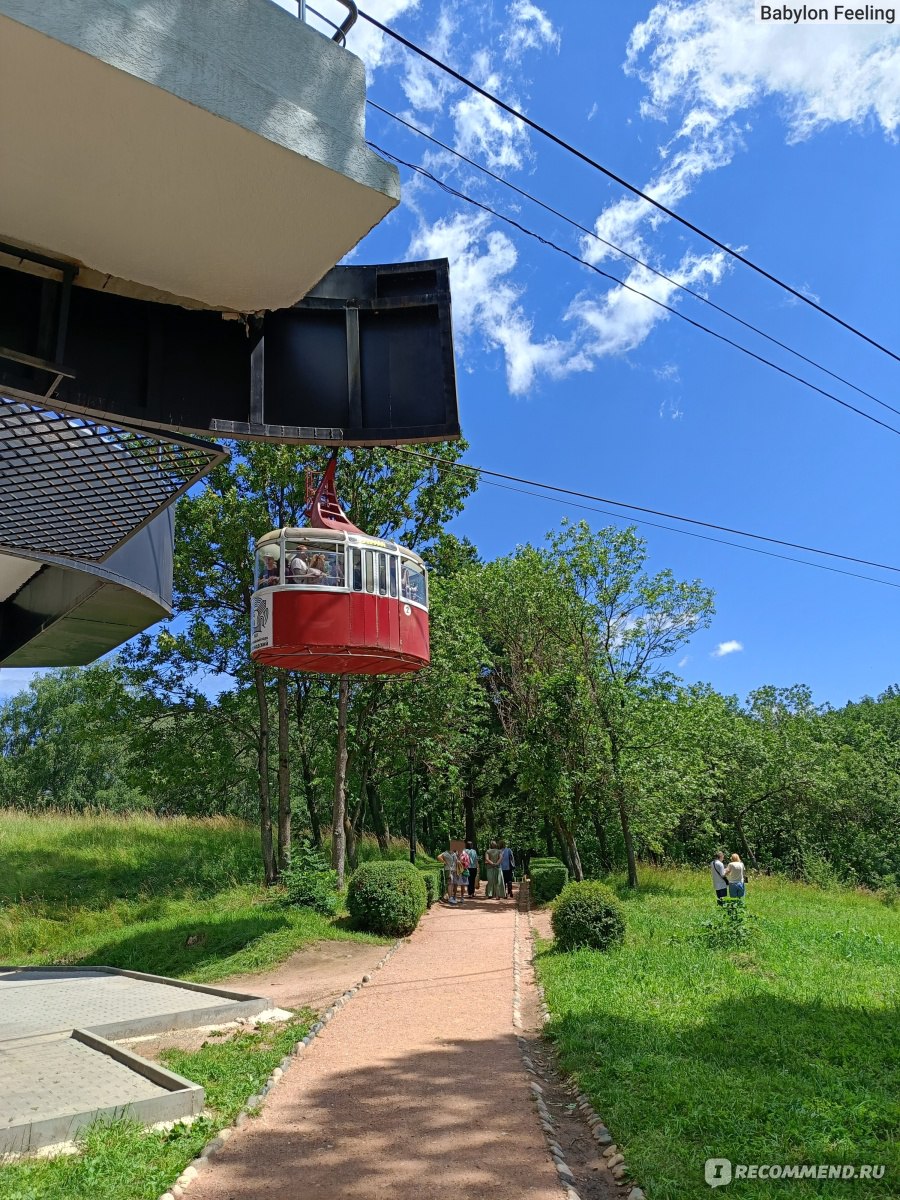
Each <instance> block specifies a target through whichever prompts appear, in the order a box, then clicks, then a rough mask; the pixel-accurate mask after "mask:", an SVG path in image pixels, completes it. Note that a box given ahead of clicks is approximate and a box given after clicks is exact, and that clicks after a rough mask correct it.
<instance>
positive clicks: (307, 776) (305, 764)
mask: <svg viewBox="0 0 900 1200" xmlns="http://www.w3.org/2000/svg"><path fill="white" fill-rule="evenodd" d="M294 711H295V712H296V715H297V738H298V740H299V742H300V755H299V758H300V775H301V778H302V779H303V795H304V797H305V798H306V811H307V812H308V813H309V831H310V834H311V836H312V843H313V845H314V846H318V847H321V845H322V822H321V821H320V820H319V810H318V808H317V807H316V793H315V788H314V787H313V771H312V763H311V761H310V757H309V751H308V750H307V748H306V739H305V737H304V736H303V734H304V730H303V719H304V716H305V713H306V705H305V697H304V695H303V685H302V684H301V682H300V680H299V679H298V680H297V695H296V704H295V710H294Z"/></svg>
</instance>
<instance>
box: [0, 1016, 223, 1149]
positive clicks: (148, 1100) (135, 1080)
mask: <svg viewBox="0 0 900 1200" xmlns="http://www.w3.org/2000/svg"><path fill="white" fill-rule="evenodd" d="M0 1097H2V1100H0V1155H2V1154H21V1153H25V1152H27V1151H30V1150H35V1149H37V1148H39V1147H41V1146H49V1145H54V1144H56V1143H59V1142H65V1141H69V1140H70V1139H71V1138H72V1137H73V1136H74V1134H75V1133H76V1131H77V1130H78V1129H79V1128H81V1127H82V1126H84V1125H88V1124H90V1123H91V1122H92V1121H95V1120H97V1119H98V1118H105V1119H112V1118H114V1117H119V1116H123V1115H124V1114H125V1113H126V1112H127V1113H128V1115H129V1116H131V1117H133V1118H134V1119H136V1120H139V1121H146V1122H148V1123H150V1122H153V1121H166V1120H177V1119H179V1118H183V1117H186V1116H194V1115H196V1114H197V1113H199V1112H200V1111H201V1110H202V1108H203V1101H204V1095H203V1088H201V1087H199V1086H198V1085H197V1084H193V1083H191V1082H190V1081H189V1080H186V1079H182V1078H181V1076H179V1075H175V1074H173V1073H172V1072H171V1071H165V1070H163V1069H162V1068H161V1067H158V1066H156V1065H155V1064H153V1063H147V1062H144V1061H143V1060H142V1059H140V1058H138V1057H137V1056H135V1055H133V1054H129V1053H127V1052H123V1051H122V1050H121V1049H120V1048H119V1047H117V1046H114V1045H113V1044H112V1043H111V1042H107V1041H106V1040H105V1039H104V1038H98V1037H95V1036H94V1035H92V1034H88V1033H82V1032H79V1031H77V1030H75V1031H73V1032H71V1033H55V1034H48V1035H45V1036H43V1037H35V1038H24V1039H22V1040H20V1041H8V1042H5V1043H4V1044H3V1046H2V1049H0Z"/></svg>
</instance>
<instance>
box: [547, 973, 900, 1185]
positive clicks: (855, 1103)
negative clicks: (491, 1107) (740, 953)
mask: <svg viewBox="0 0 900 1200" xmlns="http://www.w3.org/2000/svg"><path fill="white" fill-rule="evenodd" d="M548 957H550V956H549V955H548ZM548 967H549V969H551V970H553V969H555V964H554V966H550V964H549V963H548ZM663 1016H664V1014H661V1013H659V1012H657V1011H652V1012H650V1013H648V1015H647V1017H646V1019H628V1018H623V1017H621V1016H618V1015H616V1014H615V1013H611V1012H610V1011H609V1010H608V1009H606V1008H604V1006H603V1005H602V1003H598V1004H596V1005H594V1006H591V1007H589V1008H588V1009H586V1010H583V1011H581V1012H577V1013H568V1014H565V1015H563V1016H561V1017H555V1018H554V1019H553V1021H552V1024H551V1025H550V1028H549V1032H550V1035H551V1037H552V1038H553V1040H554V1041H555V1042H556V1044H557V1046H558V1048H559V1051H560V1055H561V1059H562V1063H563V1066H564V1067H565V1068H566V1069H567V1070H570V1071H572V1072H573V1073H574V1074H575V1075H577V1077H578V1078H579V1080H580V1082H581V1084H582V1086H583V1087H585V1089H586V1090H588V1091H589V1092H590V1093H591V1094H592V1096H593V1098H594V1100H595V1102H596V1106H597V1108H598V1110H599V1111H600V1113H601V1115H602V1116H603V1117H604V1119H605V1120H606V1121H607V1123H608V1124H609V1126H610V1128H611V1130H612V1132H613V1134H614V1136H615V1137H616V1140H617V1141H618V1142H620V1143H622V1144H624V1146H625V1147H626V1153H627V1156H628V1162H629V1165H630V1166H631V1168H632V1170H633V1171H634V1173H635V1175H636V1177H637V1178H639V1179H640V1180H642V1182H643V1183H644V1185H645V1186H647V1187H648V1190H649V1189H652V1192H653V1195H654V1196H659V1197H660V1198H661V1200H669V1198H670V1197H671V1198H673V1200H674V1198H678V1200H681V1197H693V1196H697V1197H700V1196H704V1195H708V1194H709V1192H708V1188H707V1186H706V1184H705V1183H704V1181H703V1164H704V1162H705V1160H706V1159H707V1158H711V1157H723V1158H730V1159H732V1160H733V1161H736V1162H742V1163H801V1164H802V1163H857V1164H859V1163H876V1164H877V1163H883V1164H888V1170H887V1172H886V1176H885V1179H884V1180H882V1181H881V1182H880V1183H878V1182H873V1181H868V1182H867V1183H866V1184H863V1182H862V1181H858V1182H857V1183H856V1184H853V1183H849V1182H845V1181H840V1182H839V1181H834V1182H833V1183H826V1182H822V1181H817V1182H812V1181H807V1182H806V1183H802V1182H799V1181H796V1180H791V1181H789V1182H788V1183H785V1184H775V1183H770V1184H761V1183H758V1182H756V1183H747V1184H744V1185H740V1190H738V1188H737V1187H736V1186H732V1188H731V1189H729V1190H730V1191H731V1192H734V1194H735V1195H750V1194H752V1196H753V1197H762V1196H766V1197H768V1196H776V1195H777V1196H780V1195H788V1194H790V1195H791V1196H792V1197H794V1200H801V1198H805V1197H808V1196H813V1195H815V1196H826V1195H827V1196H831V1195H834V1196H838V1195H841V1196H846V1195H857V1194H859V1195H862V1194H865V1196H866V1197H867V1198H871V1197H888V1196H896V1195H898V1194H900V1193H898V1191H897V1190H896V1189H897V1186H898V1176H900V1153H898V1143H897V1139H896V1133H897V1129H898V1125H900V1104H898V1099H897V1098H898V1096H900V1012H898V1011H897V1010H896V1009H894V1010H884V1009H863V1008H851V1007H842V1006H832V1005H826V1004H821V1003H816V1002H811V1003H803V1002H801V1001H795V1000H787V999H784V998H781V997H773V996H768V995H765V994H763V993H760V994H759V995H758V996H755V997H753V998H741V999H737V1000H735V1001H729V1002H727V1003H722V1004H720V1005H719V1006H717V1007H716V1008H715V1009H713V1011H712V1013H711V1014H710V1015H709V1016H708V1017H707V1019H705V1020H702V1021H698V1022H696V1023H691V1024H688V1023H682V1024H680V1025H674V1024H673V1023H671V1022H666V1021H665V1020H664V1019H662V1018H663ZM745 1188H746V1189H747V1190H744V1189H745ZM782 1188H783V1189H784V1190H780V1189H782ZM770 1189H771V1190H770ZM857 1189H858V1190H857Z"/></svg>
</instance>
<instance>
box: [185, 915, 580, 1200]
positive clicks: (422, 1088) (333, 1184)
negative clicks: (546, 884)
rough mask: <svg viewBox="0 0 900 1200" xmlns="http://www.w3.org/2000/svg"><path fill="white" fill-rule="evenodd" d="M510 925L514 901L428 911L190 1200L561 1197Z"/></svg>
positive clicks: (220, 1158)
mask: <svg viewBox="0 0 900 1200" xmlns="http://www.w3.org/2000/svg"><path fill="white" fill-rule="evenodd" d="M514 929H515V910H514V906H513V904H512V903H511V902H507V901H496V900H493V901H492V900H482V899H476V900H475V901H474V902H467V903H466V904H465V905H464V906H463V907H462V908H445V907H435V908H434V909H432V910H431V912H430V913H429V914H428V915H427V916H426V917H425V918H424V919H423V921H422V923H421V925H420V927H419V929H418V930H417V931H416V933H415V934H414V935H413V937H412V939H411V940H410V941H409V942H408V943H406V944H404V945H403V946H402V947H401V948H400V949H399V950H398V952H397V953H396V954H394V955H393V957H392V958H391V959H390V961H389V962H388V963H387V964H386V966H385V967H384V969H383V970H381V971H378V972H377V973H376V974H374V975H373V978H372V982H371V983H369V984H368V985H367V986H366V987H365V988H363V989H362V991H361V992H359V994H358V995H357V996H355V997H354V998H353V999H352V1000H351V1001H350V1003H349V1004H347V1006H346V1007H345V1008H342V1009H341V1010H340V1011H339V1012H338V1013H337V1014H336V1016H335V1017H334V1019H333V1020H332V1021H331V1023H330V1024H328V1025H327V1026H326V1027H325V1028H324V1029H323V1030H322V1032H321V1033H320V1034H319V1036H318V1037H317V1038H316V1039H315V1040H314V1041H313V1042H312V1044H311V1045H310V1046H309V1048H308V1049H307V1051H306V1053H305V1054H304V1055H303V1056H302V1057H301V1058H300V1059H298V1060H297V1062H296V1063H295V1065H293V1066H292V1068H291V1070H290V1071H289V1072H288V1073H287V1074H286V1075H285V1077H284V1078H283V1079H282V1080H281V1081H280V1083H279V1085H278V1087H277V1088H275V1090H274V1091H273V1092H272V1093H271V1095H270V1096H269V1098H268V1099H267V1101H266V1104H265V1107H264V1109H263V1111H262V1114H261V1115H260V1116H259V1117H257V1118H255V1119H254V1120H252V1121H250V1122H249V1123H248V1124H247V1125H245V1126H244V1127H243V1128H241V1129H239V1130H237V1131H236V1132H235V1133H234V1135H233V1137H232V1138H231V1139H230V1140H229V1141H228V1143H227V1144H226V1146H225V1147H224V1148H223V1149H222V1151H221V1152H220V1154H219V1155H217V1157H216V1159H215V1160H214V1162H213V1163H212V1164H211V1166H210V1167H209V1168H208V1169H207V1170H205V1171H204V1172H202V1174H201V1175H200V1176H199V1178H197V1179H196V1180H195V1181H194V1182H193V1184H192V1185H191V1187H190V1190H189V1192H188V1195H189V1197H190V1200H257V1198H259V1200H262V1198H263V1197H265V1198H266V1200H288V1198H290V1200H388V1198H389V1200H431V1198H432V1197H434V1198H437V1197H444V1196H446V1195H448V1194H451V1195H452V1194H461V1193H463V1192H464V1193H465V1194H467V1195H484V1196H490V1197H491V1200H560V1198H561V1196H562V1194H563V1193H562V1189H561V1187H560V1184H559V1181H558V1178H557V1174H556V1170H555V1168H554V1166H553V1162H552V1159H551V1157H550V1155H549V1153H548V1150H547V1143H546V1140H545V1138H544V1134H543V1132H542V1130H541V1127H540V1124H539V1122H538V1118H537V1115H536V1111H535V1107H534V1103H533V1101H532V1099H531V1093H530V1091H529V1083H528V1077H527V1076H526V1075H525V1073H524V1070H523V1065H522V1058H521V1054H520V1051H519V1048H518V1046H517V1043H516V1039H515V1034H514V1030H513V1025H512V1007H513V970H512V966H513V939H514ZM523 933H524V931H523ZM230 982H231V983H232V984H233V983H234V981H230ZM268 982H269V981H268V980H267V983H268ZM267 990H268V991H269V992H270V993H271V989H267ZM285 1002H288V1001H287V998H285ZM523 1015H524V1016H525V1018H526V1020H527V1018H528V1013H527V1011H526V1012H524V1013H523Z"/></svg>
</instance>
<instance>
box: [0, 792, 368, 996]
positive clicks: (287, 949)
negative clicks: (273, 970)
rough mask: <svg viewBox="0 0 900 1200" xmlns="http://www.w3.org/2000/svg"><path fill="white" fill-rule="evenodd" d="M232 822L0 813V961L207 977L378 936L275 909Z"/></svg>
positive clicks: (247, 834)
mask: <svg viewBox="0 0 900 1200" xmlns="http://www.w3.org/2000/svg"><path fill="white" fill-rule="evenodd" d="M258 859H259V852H258V835H257V832H256V830H255V829H254V828H253V827H251V826H248V825H246V824H244V823H242V822H239V821H232V820H223V819H215V820H209V821H198V820H187V819H174V820H160V819H158V818H155V817H144V816H133V817H121V818H120V817H109V816H103V817H98V816H87V817H70V816H59V815H48V816H40V817H37V816H27V815H22V814H20V813H11V812H0V863H2V864H3V869H2V871H0V964H14V965H29V964H31V965H34V964H48V963H57V964H59V963H65V964H70V965H75V964H83V965H91V964H93V965H105V966H113V967H124V968H127V969H129V970H135V971H146V972H148V973H150V974H155V975H173V976H177V977H179V978H184V979H192V980H195V981H197V982H211V981H213V980H216V979H222V978H225V977H226V976H228V975H232V974H238V973H244V972H256V971H264V970H266V969H268V968H270V967H273V966H275V965H277V964H278V963H280V962H282V961H283V960H284V959H285V958H287V957H288V956H289V955H290V954H291V953H292V952H293V951H294V950H297V949H299V948H300V947H302V946H305V945H309V944H311V943H313V942H317V941H321V940H326V939H327V940H336V939H337V940H346V939H352V940H356V941H378V940H379V939H375V938H371V937H370V936H368V935H366V934H361V933H355V932H353V931H351V930H350V929H349V928H348V923H347V919H346V916H345V915H344V914H343V912H340V913H338V914H337V915H336V916H335V917H324V916H320V915H319V914H317V913H314V912H311V911H309V910H308V909H292V908H289V907H287V906H286V905H284V904H283V903H282V901H281V897H280V895H279V893H278V892H277V891H275V892H272V891H269V892H267V891H266V889H265V888H263V887H262V886H261V885H260V883H259V882H258V880H259V874H260V869H259V865H258Z"/></svg>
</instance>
